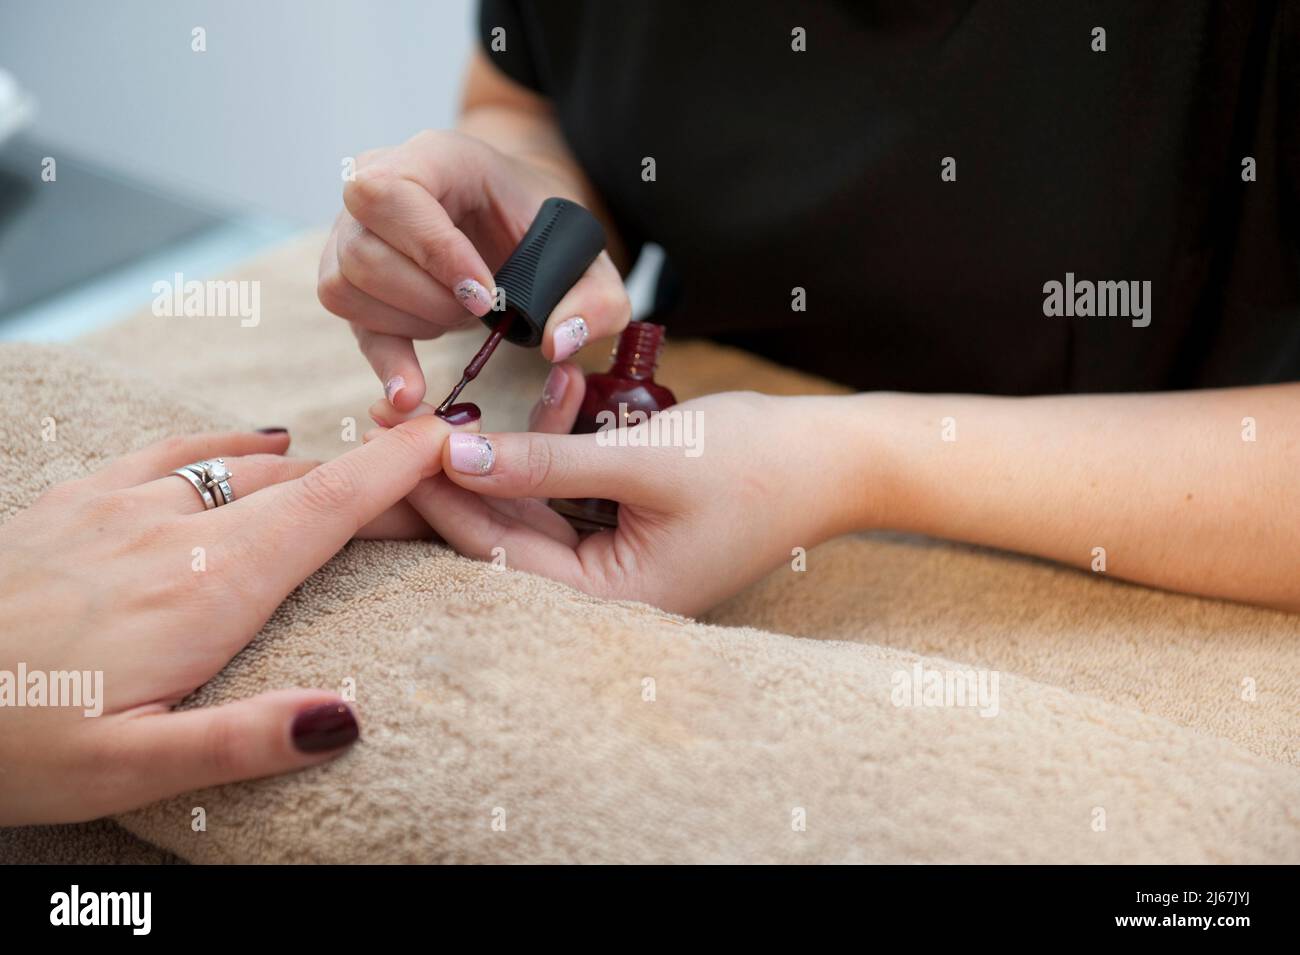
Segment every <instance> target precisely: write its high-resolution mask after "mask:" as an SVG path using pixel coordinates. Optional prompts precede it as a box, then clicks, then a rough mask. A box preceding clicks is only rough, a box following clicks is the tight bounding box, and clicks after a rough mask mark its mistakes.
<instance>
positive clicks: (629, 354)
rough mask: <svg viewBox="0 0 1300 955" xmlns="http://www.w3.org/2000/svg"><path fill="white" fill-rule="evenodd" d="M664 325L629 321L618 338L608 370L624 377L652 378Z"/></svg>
mask: <svg viewBox="0 0 1300 955" xmlns="http://www.w3.org/2000/svg"><path fill="white" fill-rule="evenodd" d="M663 344H664V327H663V326H662V325H655V324H653V323H651V322H631V323H629V324H628V326H627V328H626V329H624V330H623V334H622V335H620V336H619V338H618V346H617V347H616V348H615V349H614V365H613V367H612V368H610V371H611V372H612V373H614V374H617V375H622V376H624V377H626V378H641V379H652V378H654V373H655V368H657V367H658V366H659V353H660V352H661V351H662V350H663Z"/></svg>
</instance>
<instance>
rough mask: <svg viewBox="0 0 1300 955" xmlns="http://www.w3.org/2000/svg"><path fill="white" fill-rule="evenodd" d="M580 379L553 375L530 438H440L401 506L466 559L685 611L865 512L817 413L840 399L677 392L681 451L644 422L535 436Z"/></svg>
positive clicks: (561, 423) (570, 402)
mask: <svg viewBox="0 0 1300 955" xmlns="http://www.w3.org/2000/svg"><path fill="white" fill-rule="evenodd" d="M582 388H583V378H582V375H581V373H580V371H579V370H578V369H577V368H576V367H573V366H568V365H566V366H561V367H558V368H556V369H554V370H553V371H552V374H551V380H550V381H548V383H547V397H545V398H544V399H543V401H542V402H541V403H539V405H538V407H537V408H536V409H535V410H534V413H533V420H532V422H531V426H532V427H533V428H534V429H536V430H535V431H534V432H531V433H526V434H522V433H521V434H483V435H479V434H461V435H453V436H452V437H451V438H450V439H449V440H448V443H447V445H446V448H445V450H444V460H443V471H444V473H443V475H442V476H441V477H440V478H439V479H438V480H434V481H425V482H422V483H421V484H420V486H419V487H418V488H417V489H416V490H415V491H414V492H412V494H411V496H410V498H409V499H408V500H409V501H410V503H411V504H412V505H414V507H415V509H416V510H417V511H418V512H419V513H420V514H421V515H423V517H424V518H425V520H427V521H428V522H429V524H430V525H431V526H432V527H433V528H434V530H436V531H437V532H438V533H439V534H440V535H441V536H442V537H443V538H444V539H445V540H446V541H447V542H448V543H449V544H451V545H452V546H453V547H455V548H456V549H457V550H459V551H461V552H462V553H464V554H467V555H469V556H474V557H479V558H482V559H490V558H491V557H492V556H494V554H493V551H494V549H495V548H503V549H504V557H505V561H506V563H507V565H509V566H510V567H514V568H517V569H520V570H527V571H532V572H534V573H538V574H543V575H545V576H547V577H552V578H554V579H556V580H559V581H562V582H564V583H567V584H570V585H572V586H574V587H577V588H578V589H580V590H584V591H586V592H588V593H591V594H594V595H597V596H601V597H607V598H613V599H626V600H640V601H645V602H646V603H650V604H654V605H656V606H659V607H663V608H665V609H668V610H673V611H677V612H681V613H687V614H692V613H697V612H699V611H702V610H704V609H706V608H708V607H710V606H712V605H714V604H716V603H718V602H719V601H721V600H722V599H724V598H725V597H727V596H729V595H730V594H732V593H734V592H736V591H738V590H740V589H741V588H742V587H744V586H745V585H746V584H748V583H750V582H752V581H754V580H756V579H758V578H759V577H760V576H762V575H763V574H765V573H767V572H769V571H771V570H773V569H774V568H776V567H778V566H780V565H781V564H782V563H786V562H789V561H790V560H791V559H792V551H793V549H794V548H796V547H804V548H809V547H812V546H813V545H815V544H817V543H818V542H820V541H822V540H825V539H827V538H828V537H831V536H834V535H835V534H838V533H842V532H844V531H846V530H849V529H850V528H851V527H853V526H856V525H859V524H863V523H867V522H869V520H870V518H869V517H867V516H866V515H865V514H864V506H865V505H864V501H865V500H866V498H867V496H866V495H864V494H863V493H862V492H860V491H856V492H853V494H852V495H851V494H850V492H848V491H846V489H845V487H846V484H845V474H846V473H848V472H851V471H852V468H853V462H852V461H851V460H850V459H848V458H847V457H846V456H845V454H844V452H842V451H840V450H839V448H838V447H837V443H836V440H835V435H834V433H833V425H832V424H831V423H830V418H829V411H830V409H832V408H834V407H835V402H837V401H838V400H840V399H836V398H774V397H767V396H763V395H758V394H752V393H729V394H721V395H714V396H710V397H707V398H701V399H697V400H694V401H688V402H685V403H683V404H680V405H677V406H675V407H674V408H673V409H671V412H672V413H676V414H679V415H690V416H693V417H694V419H695V420H694V423H693V424H692V425H691V427H692V428H693V429H694V430H693V431H692V432H691V433H692V434H693V436H694V439H695V443H696V447H695V448H694V449H688V448H685V447H682V446H675V447H669V446H658V447H654V446H638V442H639V441H642V440H647V441H648V440H649V437H648V436H649V434H650V433H651V429H652V427H653V426H652V425H650V424H642V425H637V426H636V427H635V428H632V429H627V431H625V432H624V436H625V437H626V438H627V439H628V440H627V441H626V442H625V445H624V446H617V445H612V444H609V443H608V442H606V443H602V438H601V437H600V436H598V435H594V434H588V435H569V434H548V433H541V432H547V431H560V430H567V424H568V423H569V422H572V420H573V415H574V412H575V411H576V408H577V405H578V403H579V402H580V401H581V397H582ZM683 421H684V419H683ZM682 433H683V434H685V433H686V431H685V430H684V429H683V432H682ZM696 450H698V452H699V453H698V455H697V456H695V451H696ZM688 451H690V452H691V453H690V454H688V453H687V452H688ZM850 486H851V484H850ZM851 496H852V497H853V499H852V500H851V499H850V497H851ZM548 498H605V499H612V500H616V501H618V502H619V504H620V507H619V524H618V528H617V530H610V531H601V532H598V533H595V534H591V535H589V536H587V537H585V538H579V535H578V534H577V533H576V532H575V531H574V530H573V529H572V528H571V527H570V526H569V524H568V523H567V522H566V521H565V520H564V518H562V517H561V516H560V515H559V514H556V513H555V512H554V511H551V510H550V509H549V508H548V507H547V506H546V499H548ZM497 553H498V554H500V553H501V552H500V551H498V552H497Z"/></svg>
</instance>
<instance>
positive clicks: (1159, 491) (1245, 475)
mask: <svg viewBox="0 0 1300 955" xmlns="http://www.w3.org/2000/svg"><path fill="white" fill-rule="evenodd" d="M844 400H845V401H846V402H848V403H849V404H850V405H852V412H851V415H846V417H851V419H852V422H853V424H852V425H850V429H851V430H850V434H851V435H852V438H851V440H852V441H854V442H855V443H856V448H857V451H858V453H859V454H860V455H861V457H859V460H860V461H865V462H869V463H868V464H867V465H866V466H865V473H866V474H867V475H869V476H870V480H869V481H868V482H860V483H864V484H869V485H870V486H869V487H868V488H867V489H866V490H865V491H864V492H862V494H861V496H860V497H859V498H858V501H857V503H858V505H859V517H860V520H859V523H861V524H862V525H863V526H876V527H889V528H894V529H898V530H905V531H914V532H919V533H924V534H929V535H933V536H936V537H943V538H949V539H954V540H962V541H968V542H972V543H977V544H983V545H987V546H992V547H999V548H1004V549H1007V550H1013V551H1019V552H1022V553H1026V554H1034V555H1038V556H1041V557H1046V558H1050V559H1052V560H1057V561H1061V562H1062V563H1067V564H1072V565H1075V566H1078V567H1084V568H1092V569H1096V570H1100V569H1101V568H1102V566H1103V561H1104V570H1105V572H1106V573H1107V574H1110V575H1113V576H1116V577H1122V578H1125V579H1128V580H1133V581H1136V582H1140V583H1144V584H1150V585H1153V586H1158V587H1165V588H1169V589H1173V590H1180V591H1186V592H1190V593H1197V594H1204V595H1208V596H1216V597H1224V598H1228V599H1233V600H1242V601H1247V602H1251V603H1259V604H1264V605H1268V606H1274V607H1280V608H1283V609H1289V610H1300V533H1297V532H1298V531H1300V414H1297V412H1298V411H1300V385H1278V386H1266V387H1257V388H1237V389H1224V390H1215V391H1195V392H1170V393H1161V394H1149V395H1083V396H1064V397H1042V398H994V397H973V396H961V395H903V394H868V395H860V396H856V397H853V398H848V399H844ZM1099 549H1101V550H1099Z"/></svg>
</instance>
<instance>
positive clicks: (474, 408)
mask: <svg viewBox="0 0 1300 955" xmlns="http://www.w3.org/2000/svg"><path fill="white" fill-rule="evenodd" d="M438 417H439V418H441V419H442V420H443V421H445V422H447V423H448V424H450V425H455V426H457V427H459V426H460V425H462V424H473V423H474V422H475V421H477V420H478V419H479V418H481V417H483V412H481V411H479V409H478V405H476V404H474V403H473V402H472V401H467V402H465V403H464V404H459V405H452V406H451V407H450V408H448V409H447V410H446V411H439V412H438Z"/></svg>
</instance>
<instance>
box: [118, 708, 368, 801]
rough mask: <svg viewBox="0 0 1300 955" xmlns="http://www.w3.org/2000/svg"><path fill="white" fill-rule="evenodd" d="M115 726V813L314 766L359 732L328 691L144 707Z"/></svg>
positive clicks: (342, 748) (335, 753)
mask: <svg viewBox="0 0 1300 955" xmlns="http://www.w3.org/2000/svg"><path fill="white" fill-rule="evenodd" d="M105 730H108V726H107V725H106V726H105ZM111 732H112V733H113V734H114V741H113V746H112V749H113V752H114V753H115V754H116V755H117V762H116V765H115V770H116V771H115V772H114V774H113V779H112V782H111V783H110V786H109V788H110V789H111V790H112V795H111V796H110V797H109V799H110V800H111V802H112V805H111V806H109V807H108V808H107V810H106V811H108V812H114V811H120V810H123V809H129V808H131V807H133V806H139V805H143V804H145V803H150V802H155V801H156V800H159V799H164V798H166V797H168V796H174V795H176V794H178V793H183V792H189V791H190V790H194V789H204V788H207V787H209V786H219V785H222V784H223V783H232V782H236V781H238V780H242V779H258V778H260V777H262V776H274V775H277V774H279V773H287V772H292V771H294V770H298V769H303V768H305V767H308V766H314V765H316V764H317V763H321V762H325V761H326V760H330V759H333V758H334V757H336V756H338V755H339V754H340V753H342V752H344V751H345V750H346V749H347V747H348V746H350V745H351V744H353V743H355V742H356V741H357V740H358V738H359V737H360V729H359V727H358V725H357V720H356V717H355V716H354V715H353V713H352V710H351V709H350V708H349V707H348V706H347V704H345V703H344V702H342V701H341V700H340V699H339V698H338V696H337V694H333V693H330V692H329V691H327V690H275V691H272V692H270V693H263V694H261V695H259V696H254V697H252V698H250V699H246V700H240V701H239V702H237V703H227V704H225V705H224V706H213V707H206V708H204V709H196V710H184V711H181V712H166V713H156V712H154V713H138V714H133V715H129V716H124V717H121V718H119V719H115V720H114V721H113V725H112V729H111ZM112 783H116V785H113V784H112Z"/></svg>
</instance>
